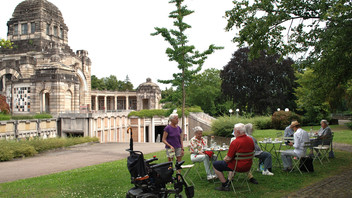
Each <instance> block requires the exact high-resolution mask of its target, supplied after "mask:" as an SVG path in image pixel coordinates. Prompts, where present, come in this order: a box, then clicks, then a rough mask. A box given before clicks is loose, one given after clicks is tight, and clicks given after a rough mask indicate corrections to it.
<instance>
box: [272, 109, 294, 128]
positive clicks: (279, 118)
mask: <svg viewBox="0 0 352 198" xmlns="http://www.w3.org/2000/svg"><path fill="white" fill-rule="evenodd" d="M292 120H297V121H298V122H301V118H300V116H299V115H297V114H295V113H294V112H292V111H276V112H274V114H273V116H272V117H271V124H272V128H274V129H277V130H283V129H285V128H286V127H287V126H288V125H289V124H290V123H291V121H292Z"/></svg>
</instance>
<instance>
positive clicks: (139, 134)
mask: <svg viewBox="0 0 352 198" xmlns="http://www.w3.org/2000/svg"><path fill="white" fill-rule="evenodd" d="M141 139H142V137H141V119H140V118H138V142H142V141H141Z"/></svg>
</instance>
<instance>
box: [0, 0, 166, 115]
mask: <svg viewBox="0 0 352 198" xmlns="http://www.w3.org/2000/svg"><path fill="white" fill-rule="evenodd" d="M7 26H8V36H7V39H8V40H10V41H12V42H13V49H0V94H2V95H6V97H7V102H8V104H9V105H10V109H11V112H12V113H13V114H35V113H43V112H47V113H51V114H52V115H54V116H55V115H58V114H59V113H63V112H67V113H72V112H76V113H77V112H81V111H82V110H84V111H105V112H106V111H121V110H141V109H160V108H161V106H160V103H159V101H160V99H161V90H160V88H159V86H158V85H157V84H155V83H153V82H152V81H151V79H150V78H148V79H147V81H146V82H145V83H142V84H141V85H139V87H138V88H137V90H136V91H125V92H111V91H98V90H91V60H90V59H89V57H88V52H87V51H85V50H78V51H77V52H76V53H74V52H73V51H72V49H71V48H70V46H69V45H68V38H67V35H68V27H67V26H66V24H65V22H64V19H63V16H62V14H61V12H60V10H59V9H58V8H57V7H56V6H55V5H54V4H52V3H50V2H48V1H47V0H25V1H23V2H21V3H20V4H18V5H17V7H16V8H15V10H14V12H13V15H12V18H11V19H10V20H9V21H8V23H7Z"/></svg>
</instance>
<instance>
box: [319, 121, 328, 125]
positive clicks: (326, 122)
mask: <svg viewBox="0 0 352 198" xmlns="http://www.w3.org/2000/svg"><path fill="white" fill-rule="evenodd" d="M322 122H324V123H325V124H326V126H328V121H327V120H321V121H320V123H322Z"/></svg>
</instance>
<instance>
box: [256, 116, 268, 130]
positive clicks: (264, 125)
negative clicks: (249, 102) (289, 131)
mask: <svg viewBox="0 0 352 198" xmlns="http://www.w3.org/2000/svg"><path fill="white" fill-rule="evenodd" d="M253 123H254V126H255V127H256V129H258V130H262V129H271V117H269V116H266V117H265V116H260V117H254V118H253Z"/></svg>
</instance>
